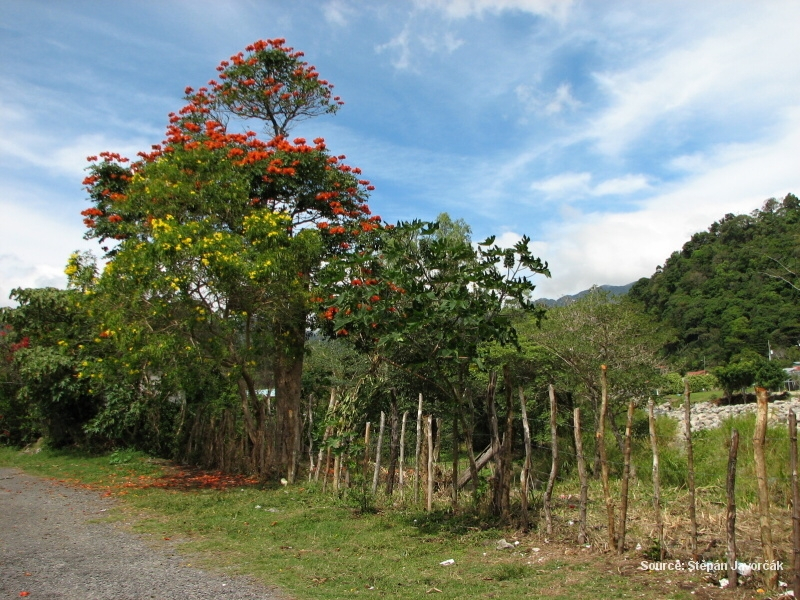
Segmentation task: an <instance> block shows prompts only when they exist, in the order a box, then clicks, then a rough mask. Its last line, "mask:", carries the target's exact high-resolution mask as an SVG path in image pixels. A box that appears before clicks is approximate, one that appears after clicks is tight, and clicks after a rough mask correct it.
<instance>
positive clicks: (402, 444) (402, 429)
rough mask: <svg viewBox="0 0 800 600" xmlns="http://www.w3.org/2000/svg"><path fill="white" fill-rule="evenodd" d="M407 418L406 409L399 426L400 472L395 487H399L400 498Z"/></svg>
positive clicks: (401, 495) (404, 475)
mask: <svg viewBox="0 0 800 600" xmlns="http://www.w3.org/2000/svg"><path fill="white" fill-rule="evenodd" d="M407 420H408V411H404V412H403V423H402V425H401V426H400V460H399V463H400V473H399V474H398V478H397V487H399V488H400V499H401V500H402V499H403V495H404V489H403V486H404V485H405V480H406V474H405V458H406V421H407Z"/></svg>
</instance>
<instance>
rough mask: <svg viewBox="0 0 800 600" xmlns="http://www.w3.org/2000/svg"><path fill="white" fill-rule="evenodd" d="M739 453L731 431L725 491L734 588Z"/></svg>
mask: <svg viewBox="0 0 800 600" xmlns="http://www.w3.org/2000/svg"><path fill="white" fill-rule="evenodd" d="M738 453H739V432H738V431H736V430H735V429H734V430H733V431H731V447H730V450H728V477H727V481H726V483H725V489H726V491H727V493H728V510H727V515H726V516H727V519H726V522H727V528H726V530H727V538H728V552H727V555H728V585H729V586H730V587H731V588H735V587H736V586H737V585H738V584H739V572H738V571H737V570H736V458H737V455H738Z"/></svg>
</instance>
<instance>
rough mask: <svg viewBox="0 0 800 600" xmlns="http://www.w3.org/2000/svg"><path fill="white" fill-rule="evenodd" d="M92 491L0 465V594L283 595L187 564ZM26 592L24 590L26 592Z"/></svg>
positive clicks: (83, 598)
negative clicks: (108, 517)
mask: <svg viewBox="0 0 800 600" xmlns="http://www.w3.org/2000/svg"><path fill="white" fill-rule="evenodd" d="M113 506H114V501H113V500H111V499H107V498H101V497H100V494H99V493H98V492H96V491H88V490H81V489H74V488H72V487H69V486H66V485H61V484H58V483H56V482H52V481H48V480H43V479H38V478H35V477H31V476H29V475H25V474H23V473H21V472H20V471H17V470H15V469H5V468H0V598H18V597H20V596H23V597H25V596H28V597H30V598H31V599H40V598H47V599H63V600H73V599H74V600H89V599H102V600H139V599H145V598H161V599H173V598H174V599H178V598H180V599H184V598H185V599H197V600H206V599H212V598H213V599H216V598H225V599H243V600H250V599H256V598H258V599H262V600H278V598H280V597H281V596H280V595H279V594H278V593H277V592H276V591H274V590H270V589H267V588H264V587H261V586H258V585H256V584H254V583H252V582H249V581H248V580H246V579H243V578H232V577H228V576H225V575H222V574H218V573H212V572H209V571H205V570H201V569H197V568H195V567H191V566H187V564H188V563H190V562H191V559H188V558H187V557H185V556H180V555H178V554H177V553H176V552H175V551H174V549H170V548H169V547H167V548H165V549H156V548H154V547H152V546H151V545H148V544H147V543H146V541H145V540H144V539H143V538H140V537H138V536H136V535H134V534H132V533H130V532H129V531H126V530H125V527H124V525H122V524H119V523H105V522H97V520H98V519H102V518H103V517H104V516H105V513H106V512H107V511H108V510H111V509H112V508H113ZM24 592H28V594H25V593H24Z"/></svg>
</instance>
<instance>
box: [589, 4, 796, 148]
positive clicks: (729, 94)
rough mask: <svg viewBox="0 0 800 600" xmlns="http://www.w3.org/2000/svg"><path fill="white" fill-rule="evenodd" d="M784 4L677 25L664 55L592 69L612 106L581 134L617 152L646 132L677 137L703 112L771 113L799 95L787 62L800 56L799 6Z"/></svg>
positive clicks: (651, 52)
mask: <svg viewBox="0 0 800 600" xmlns="http://www.w3.org/2000/svg"><path fill="white" fill-rule="evenodd" d="M782 6H783V8H784V10H780V11H770V10H764V9H763V7H761V6H756V5H752V10H740V11H729V12H728V11H719V13H718V14H717V15H715V19H714V20H712V21H711V22H709V23H708V24H706V23H705V22H704V23H703V25H704V27H703V29H701V30H700V31H696V30H692V31H690V32H689V33H688V34H687V33H686V32H684V31H683V28H681V27H676V30H677V31H678V32H679V33H676V34H675V36H674V37H673V38H672V39H670V40H668V43H665V44H663V46H664V47H665V48H666V50H665V51H663V52H662V51H661V48H660V47H656V48H655V49H653V48H650V49H648V51H647V52H645V53H644V56H643V57H642V59H641V60H631V61H628V66H627V68H625V67H622V68H619V69H616V70H615V69H606V70H604V71H601V72H597V73H595V80H596V82H597V85H598V86H599V88H600V89H601V90H602V91H603V92H604V93H605V94H606V96H607V98H608V102H609V104H608V106H607V107H606V108H605V109H604V110H602V111H601V112H599V113H598V115H597V116H596V117H595V118H594V119H593V120H592V122H591V124H590V126H589V128H588V130H587V133H586V137H587V138H588V139H591V140H594V141H595V143H596V145H597V148H598V149H599V150H600V151H601V152H603V153H606V154H610V155H616V154H619V153H621V152H623V151H624V150H625V149H626V148H628V146H629V145H630V144H631V143H633V142H635V141H637V140H638V139H640V138H641V137H643V136H646V135H658V136H664V135H665V134H666V135H670V134H673V135H674V131H675V130H676V128H680V127H681V126H687V124H689V123H691V122H693V120H695V119H697V118H698V116H700V115H704V116H705V118H706V119H707V121H708V122H727V121H729V120H731V119H740V118H742V114H745V115H750V118H751V119H752V118H753V117H759V116H761V115H763V114H766V113H768V112H769V111H772V110H775V108H776V107H777V106H780V105H781V104H783V103H785V101H786V98H785V94H786V93H787V91H788V90H791V89H793V90H795V93H797V92H800V84H798V82H800V63H798V61H793V60H787V57H789V56H797V55H799V54H800V38H798V37H797V36H796V35H794V34H793V32H794V24H795V23H796V22H798V21H799V20H800V5H798V4H794V5H791V4H786V3H784V4H783V5H782ZM681 34H683V35H686V36H687V37H686V38H685V39H682V38H681V37H680V35H681ZM787 88H788V90H787ZM742 111H744V113H742ZM745 118H746V117H745ZM729 124H731V123H729ZM747 126H748V123H747V122H746V121H743V122H741V123H740V128H743V127H747ZM656 127H658V131H657V132H656V133H654V129H655V128H656Z"/></svg>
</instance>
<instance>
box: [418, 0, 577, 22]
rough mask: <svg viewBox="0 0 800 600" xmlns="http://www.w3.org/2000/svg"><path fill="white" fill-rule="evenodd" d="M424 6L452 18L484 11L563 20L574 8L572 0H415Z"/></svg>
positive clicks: (478, 15)
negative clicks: (528, 14)
mask: <svg viewBox="0 0 800 600" xmlns="http://www.w3.org/2000/svg"><path fill="white" fill-rule="evenodd" d="M415 4H416V5H417V6H419V7H422V8H428V9H434V10H441V11H443V12H444V13H445V14H446V15H447V16H448V17H450V18H452V19H465V18H468V17H481V16H483V14H484V13H492V14H498V13H501V12H506V11H519V12H526V13H530V14H532V15H538V16H544V17H550V18H553V19H556V20H558V21H563V20H565V19H566V17H567V15H568V14H569V11H570V9H571V8H572V5H573V1H572V0H415Z"/></svg>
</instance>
